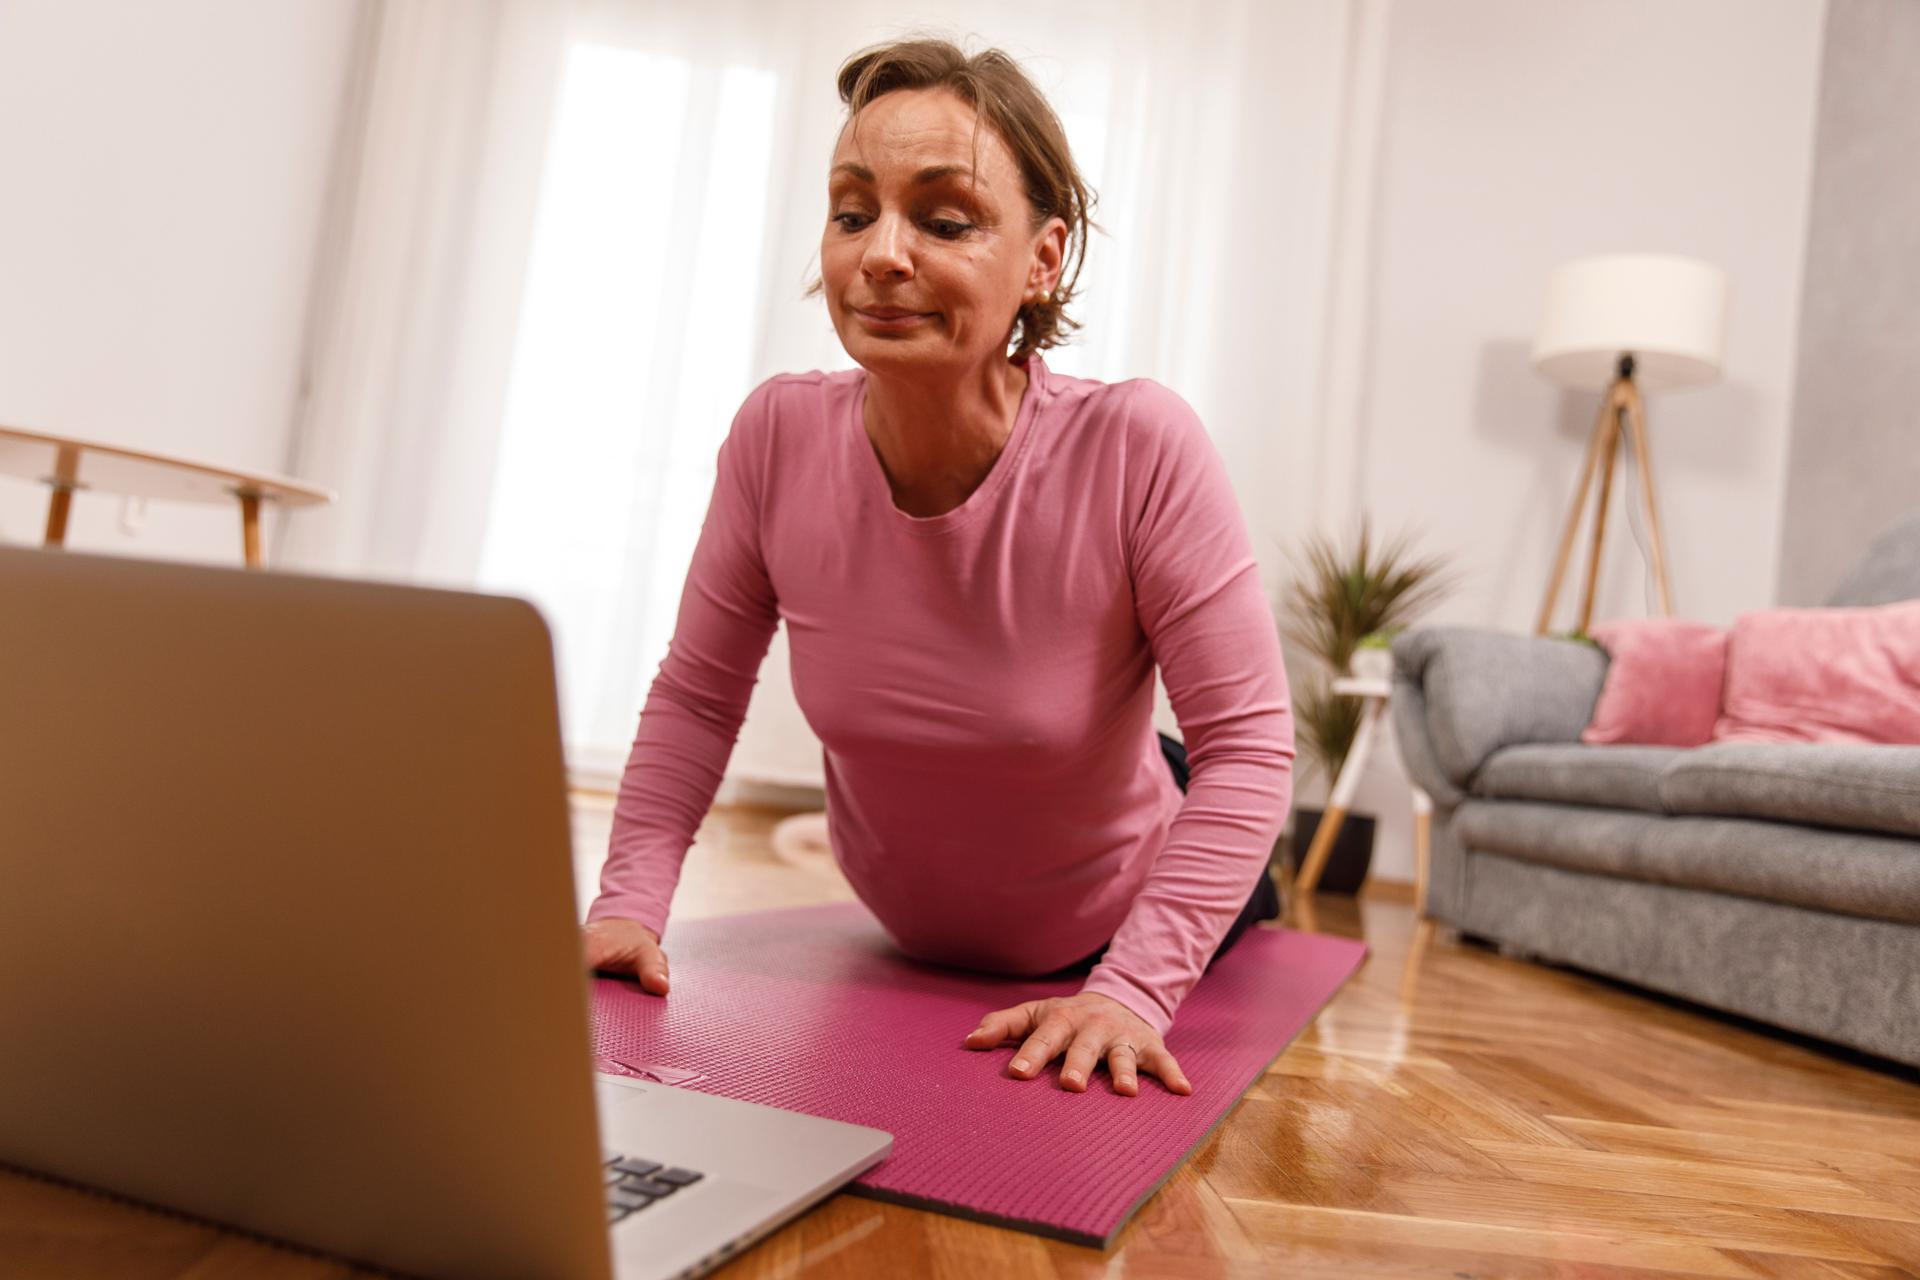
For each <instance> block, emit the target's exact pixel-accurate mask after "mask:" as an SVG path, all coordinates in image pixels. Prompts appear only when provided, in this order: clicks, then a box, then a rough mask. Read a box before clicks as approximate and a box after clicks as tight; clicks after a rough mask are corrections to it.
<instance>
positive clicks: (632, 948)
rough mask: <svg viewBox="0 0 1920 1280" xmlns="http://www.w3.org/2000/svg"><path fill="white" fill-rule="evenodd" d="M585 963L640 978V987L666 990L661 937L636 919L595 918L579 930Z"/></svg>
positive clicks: (604, 970)
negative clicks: (584, 952)
mask: <svg viewBox="0 0 1920 1280" xmlns="http://www.w3.org/2000/svg"><path fill="white" fill-rule="evenodd" d="M581 933H582V937H583V939H584V941H585V943H586V949H587V967H588V968H589V969H596V970H599V971H600V972H602V973H613V974H618V975H620V976H621V977H623V978H627V977H634V978H638V979H640V989H641V990H642V991H651V992H652V993H653V994H654V995H657V996H664V995H665V994H667V953H666V952H664V951H662V950H661V949H660V939H659V938H658V937H656V936H655V935H654V932H653V930H651V929H649V928H647V927H646V926H645V925H643V924H641V923H640V922H639V921H638V920H614V919H607V920H595V921H594V922H593V923H592V924H590V925H588V926H587V927H586V928H585V929H584V930H582V931H581Z"/></svg>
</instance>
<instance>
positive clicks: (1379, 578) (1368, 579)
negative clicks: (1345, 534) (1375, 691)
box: [1282, 517, 1458, 783]
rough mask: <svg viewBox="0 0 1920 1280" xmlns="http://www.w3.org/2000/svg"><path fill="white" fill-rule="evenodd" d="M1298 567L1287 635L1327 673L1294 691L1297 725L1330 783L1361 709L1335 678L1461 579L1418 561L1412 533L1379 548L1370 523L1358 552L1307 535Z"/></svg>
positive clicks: (1441, 560) (1427, 560) (1364, 525)
mask: <svg viewBox="0 0 1920 1280" xmlns="http://www.w3.org/2000/svg"><path fill="white" fill-rule="evenodd" d="M1294 560H1295V574H1294V579H1293V582H1292V584H1291V587H1290V589H1289V591H1288V593H1287V600H1286V614H1285V618H1284V621H1283V624H1282V634H1283V635H1284V636H1285V637H1286V639H1287V641H1288V643H1290V644H1291V645H1293V646H1294V647H1295V648H1296V649H1297V650H1299V651H1301V652H1305V653H1307V654H1309V655H1311V656H1312V657H1313V658H1314V659H1316V660H1317V661H1318V662H1319V664H1320V666H1321V667H1322V668H1324V672H1325V674H1322V675H1318V676H1316V677H1312V678H1310V679H1308V680H1307V681H1305V682H1303V687H1302V688H1300V689H1299V690H1297V691H1296V692H1295V695H1294V721H1295V723H1296V724H1297V725H1298V727H1299V731H1300V738H1301V741H1302V745H1303V746H1304V748H1305V750H1306V753H1307V755H1308V756H1309V757H1310V758H1311V759H1313V760H1314V761H1315V762H1316V763H1317V764H1318V765H1319V766H1320V768H1321V769H1322V770H1324V771H1325V773H1326V777H1327V779H1328V781H1329V783H1331V781H1332V780H1333V779H1334V778H1337V777H1339V776H1340V766H1341V765H1343V764H1345V763H1346V759H1347V753H1348V752H1350V751H1351V750H1352V749H1353V739H1354V736H1355V735H1356V734H1357V733H1358V732H1359V730H1360V715H1361V710H1362V708H1361V704H1360V701H1359V699H1357V698H1346V697H1341V696H1339V695H1337V694H1335V693H1333V691H1332V689H1331V687H1330V683H1331V681H1332V679H1333V678H1335V677H1338V676H1343V675H1345V674H1346V673H1347V668H1348V665H1349V664H1350V663H1351V662H1352V660H1353V651H1354V649H1355V648H1356V647H1358V646H1359V644H1360V641H1361V639H1362V638H1363V637H1365V636H1367V635H1370V634H1372V633H1374V632H1379V631H1389V630H1397V629H1400V628H1403V627H1405V626H1406V624H1407V623H1409V622H1411V621H1412V620H1413V619H1414V618H1415V617H1417V616H1418V615H1419V614H1421V613H1423V612H1425V611H1426V610H1427V609H1429V608H1431V607H1432V606H1433V605H1434V604H1435V603H1437V602H1438V601H1439V599H1440V598H1441V597H1442V596H1444V595H1445V594H1446V593H1447V592H1448V591H1450V590H1452V589H1453V588H1454V587H1455V586H1456V585H1457V584H1458V575H1457V574H1455V573H1454V571H1453V570H1452V569H1451V568H1450V567H1449V563H1448V561H1447V559H1446V557H1444V556H1416V555H1415V554H1414V550H1413V537H1412V535H1411V534H1408V533H1401V534H1399V535H1397V536H1395V537H1394V538H1392V539H1390V540H1388V541H1387V542H1386V543H1385V544H1383V545H1376V544H1375V541H1374V538H1373V531H1372V528H1371V526H1370V524H1369V522H1368V521H1367V519H1366V518H1365V517H1362V518H1361V521H1360V529H1359V536H1358V538H1357V539H1356V541H1355V542H1354V544H1353V545H1352V546H1350V547H1343V546H1341V545H1340V544H1339V543H1338V542H1336V541H1335V540H1334V539H1333V538H1330V537H1328V536H1326V535H1325V534H1318V533H1315V534H1309V535H1308V536H1307V537H1306V538H1305V539H1304V540H1303V541H1302V543H1301V546H1300V551H1299V554H1298V555H1297V556H1296V557H1294Z"/></svg>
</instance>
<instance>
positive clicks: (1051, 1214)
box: [593, 903, 1366, 1247]
mask: <svg viewBox="0 0 1920 1280" xmlns="http://www.w3.org/2000/svg"><path fill="white" fill-rule="evenodd" d="M664 943H665V946H666V949H667V954H668V956H669V957H670V958H671V960H672V963H673V990H672V992H671V993H670V994H669V995H668V996H667V997H666V998H665V999H661V998H659V997H657V996H652V995H648V994H646V993H644V992H642V991H641V990H640V989H639V986H638V984H636V983H633V982H624V981H619V980H616V979H612V978H600V979H597V980H596V981H595V983H594V996H593V1001H594V1044H595V1051H596V1053H597V1054H598V1055H599V1056H600V1058H601V1060H602V1062H601V1065H602V1069H605V1070H613V1071H618V1070H620V1069H621V1068H623V1067H624V1068H625V1069H626V1070H627V1071H628V1072H629V1073H630V1074H639V1075H643V1076H652V1077H653V1078H655V1079H658V1080H660V1081H662V1082H664V1083H668V1084H675V1085H679V1086H681V1087H683V1088H689V1089H698V1090H701V1091H703V1092H706V1093H714V1094H719V1095H721V1096H723V1097H728V1098H741V1099H744V1100H746V1101H748V1102H760V1103H765V1104H767V1105H769V1106H776V1107H786V1108H788V1109H790V1110H794V1111H804V1112H808V1113H809V1114H812V1115H820V1116H826V1117H829V1118H831V1119H835V1120H845V1121H849V1122H852V1123H854V1124H864V1125H872V1126H873V1127H874V1128H877V1129H884V1130H886V1131H887V1132H889V1133H891V1134H893V1137H894V1143H893V1153H892V1154H891V1155H890V1156H888V1157H887V1159H886V1160H884V1161H882V1162H881V1163H880V1164H878V1165H876V1166H875V1167H874V1168H872V1169H871V1170H869V1171H868V1172H867V1173H866V1174H865V1175H864V1176H862V1177H861V1178H860V1179H859V1181H858V1182H856V1183H855V1184H854V1186H853V1188H852V1189H853V1190H855V1191H857V1192H859V1193H861V1194H865V1195H870V1196H874V1197H876V1198H879V1199H883V1200H894V1201H898V1202H900V1203H903V1204H910V1205H914V1206H917V1207H920V1208H925V1209H933V1210H937V1211H939V1212H943V1213H952V1214H957V1215H959V1216H961V1217H968V1218H976V1219H980V1220H982V1221H987V1222H993V1223H997V1224H999V1225H1002V1226H1010V1227H1018V1228H1020V1229H1023V1230H1027V1231H1033V1232H1037V1233H1039V1234H1042V1235H1048V1236H1056V1237H1058V1238H1060V1239H1064V1240H1071V1241H1074V1242H1075V1243H1079V1244H1088V1245H1094V1246H1097V1247H1098V1246H1104V1245H1106V1244H1108V1243H1110V1242H1111V1240H1112V1238H1113V1236H1114V1234H1115V1233H1117V1232H1118V1231H1119V1230H1120V1228H1121V1227H1122V1226H1124V1225H1125V1224H1126V1221H1127V1219H1128V1218H1129V1217H1131V1216H1132V1215H1133V1213H1134V1211H1135V1210H1136V1209H1138V1208H1139V1207H1140V1205H1141V1204H1142V1203H1144V1202H1145V1200H1146V1199H1147V1197H1148V1196H1149V1195H1150V1194H1151V1193H1152V1192H1153V1191H1154V1190H1155V1189H1156V1188H1157V1187H1159V1185H1160V1184H1161V1183H1162V1182H1163V1181H1165V1179H1166V1178H1167V1176H1168V1175H1169V1174H1170V1173H1172V1172H1173V1170H1174V1169H1175V1168H1176V1167H1177V1166H1178V1165H1179V1163H1180V1161H1181V1160H1182V1159H1184V1158H1185V1157H1186V1155H1187V1153H1188V1152H1189V1151H1191V1150H1192V1149H1193V1148H1194V1146H1195V1145H1197V1144H1198V1143H1199V1141H1200V1140H1201V1139H1202V1138H1204V1137H1205V1136H1206V1135H1207V1134H1208V1133H1209V1132H1210V1131H1211V1130H1212V1129H1213V1127H1214V1126H1215V1125H1216V1124H1217V1123H1218V1122H1219V1121H1220V1119H1221V1117H1222V1116H1223V1115H1225V1114H1226V1112H1227V1110H1228V1108H1230V1107H1231V1106H1232V1105H1233V1104H1234V1103H1235V1102H1236V1101H1237V1100H1238V1099H1239V1097H1240V1095H1241V1094H1242V1093H1244V1092H1246V1090H1247V1088H1248V1087H1249V1086H1251V1085H1252V1084H1253V1082H1254V1081H1255V1080H1256V1079H1258V1078H1259V1076H1260V1074H1261V1073H1262V1072H1263V1071H1264V1070H1265V1068H1266V1067H1267V1065H1268V1064H1269V1063H1271V1062H1272V1061H1273V1059H1274V1058H1276V1057H1278V1056H1279V1054H1280V1051H1281V1050H1282V1049H1284V1048H1286V1046H1287V1043H1288V1042H1289V1041H1291V1040H1292V1039H1293V1038H1294V1036H1295V1035H1297V1034H1299V1032H1300V1031H1301V1030H1302V1029H1303V1028H1304V1027H1305V1026H1306V1025H1307V1023H1308V1022H1310V1021H1311V1020H1312V1019H1313V1015H1314V1014H1315V1013H1317V1012H1318V1011H1319V1010H1320V1008H1321V1006H1322V1005H1324V1004H1325V1003H1326V1002H1327V1001H1328V999H1330V998H1331V997H1332V996H1333V994H1334V992H1336V991H1337V990H1339V988H1340V985H1341V983H1343V982H1345V981H1346V979H1347V977H1348V976H1349V975H1350V974H1351V973H1352V972H1353V971H1354V969H1356V968H1357V967H1358V966H1359V964H1360V961H1361V959H1362V957H1364V956H1365V955H1366V947H1365V946H1363V945H1362V944H1360V943H1358V942H1351V941H1348V940H1346V939H1344V938H1328V937H1321V936H1318V935H1314V934H1302V933H1294V932H1292V931H1290V930H1279V929H1263V928H1256V929H1251V930H1249V931H1248V932H1247V933H1246V934H1245V935H1244V936H1243V937H1242V938H1241V939H1240V940H1239V941H1238V942H1237V943H1235V944H1234V946H1233V949H1232V950H1230V951H1228V952H1227V954H1226V955H1224V956H1222V957H1221V958H1220V959H1219V961H1217V962H1216V963H1215V964H1214V966H1213V968H1212V969H1211V970H1210V971H1209V972H1208V973H1207V975H1206V976H1205V977H1204V978H1202V979H1201V980H1200V984H1199V985H1198V986H1197V987H1195V988H1194V990H1193V992H1192V993H1191V994H1189V995H1188V997H1187V999H1186V1001H1185V1002H1184V1003H1183V1004H1182V1005H1181V1006H1180V1010H1179V1013H1178V1015H1177V1016H1176V1019H1175V1022H1174V1025H1173V1029H1172V1030H1171V1031H1170V1032H1168V1035H1167V1046H1168V1048H1170V1049H1172V1050H1173V1052H1174V1054H1175V1056H1177V1057H1178V1058H1179V1059H1180V1066H1181V1068H1182V1070H1184V1071H1185V1072H1186V1073H1187V1079H1188V1080H1189V1081H1191V1082H1192V1084H1193V1090H1194V1091H1193V1093H1191V1094H1190V1095H1187V1096H1184V1097H1182V1096H1180V1095H1177V1094H1173V1093H1169V1092H1167V1090H1166V1089H1165V1088H1163V1087H1162V1086H1161V1084H1160V1083H1159V1081H1158V1080H1156V1079H1154V1078H1151V1077H1149V1076H1146V1075H1144V1074H1143V1075H1142V1076H1141V1077H1140V1093H1139V1095H1138V1096H1137V1097H1132V1098H1128V1097H1123V1096H1121V1095H1119V1094H1116V1093H1114V1092H1113V1091H1112V1086H1111V1083H1110V1081H1109V1080H1108V1078H1107V1075H1106V1072H1105V1070H1104V1068H1103V1069H1102V1070H1100V1071H1099V1072H1098V1073H1096V1075H1095V1077H1094V1079H1093V1081H1092V1082H1091V1083H1090V1084H1089V1086H1088V1088H1087V1091H1086V1092H1085V1093H1073V1092H1070V1091H1068V1090H1065V1089H1062V1088H1060V1087H1059V1073H1060V1066H1061V1059H1060V1058H1055V1059H1054V1061H1053V1063H1052V1065H1051V1066H1050V1067H1049V1069H1048V1070H1047V1072H1046V1073H1044V1074H1043V1075H1040V1076H1036V1077H1035V1078H1034V1079H1032V1080H1016V1079H1014V1078H1013V1077H1011V1076H1008V1075H1007V1074H1006V1068H1007V1064H1008V1063H1009V1062H1011V1061H1012V1060H1013V1054H1014V1050H1015V1049H1016V1047H1017V1046H1016V1045H1014V1044H1013V1043H1011V1042H1009V1043H1008V1044H1006V1045H1004V1046H1001V1047H999V1048H995V1049H990V1050H977V1049H967V1048H964V1047H963V1046H962V1041H963V1040H964V1039H965V1038H966V1034H967V1033H968V1032H969V1031H971V1030H973V1028H974V1027H975V1026H977V1025H978V1024H979V1021H980V1018H981V1016H982V1015H983V1014H986V1013H988V1012H990V1011H991V1010H994V1009H1002V1008H1006V1007H1008V1006H1010V1005H1014V1004H1018V1003H1020V1002H1021V1001H1023V1000H1031V999H1035V998H1038V997H1043V996H1055V995H1061V996H1064V995H1072V994H1073V993H1074V992H1075V991H1077V990H1079V987H1080V981H1081V979H1080V978H1078V977H1074V978H1065V979H1052V980H1046V981H1035V980H1030V979H1015V978H1000V977H993V976H989V975H983V974H976V973H971V972H966V971H961V970H956V969H948V968H942V967H939V966H934V965H927V964H922V963H920V962H918V961H915V960H911V959H909V958H907V957H906V956H903V955H901V954H900V952H899V951H897V950H896V949H895V948H894V946H893V943H892V942H891V941H890V940H889V939H888V938H887V936H886V934H885V932H884V931H882V929H881V927H880V925H879V923H878V922H877V921H876V920H875V919H874V918H873V916H872V915H871V914H870V913H869V912H868V911H867V910H866V908H865V907H863V906H861V905H860V904H858V903H841V904H835V905H832V906H824V907H801V908H795V909H791V910H785V911H767V912H757V913H754V914H752V915H738V916H729V917H725V918H721V919H713V920H701V921H687V922H684V923H683V922H671V923H669V924H668V926H667V936H666V938H665V939H664Z"/></svg>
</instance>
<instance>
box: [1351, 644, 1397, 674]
mask: <svg viewBox="0 0 1920 1280" xmlns="http://www.w3.org/2000/svg"><path fill="white" fill-rule="evenodd" d="M1349 669H1350V670H1351V671H1352V672H1353V674H1354V678H1355V679H1358V680H1373V681H1381V680H1391V679H1393V650H1391V649H1355V650H1354V651H1353V661H1352V663H1351V664H1350V667H1349Z"/></svg>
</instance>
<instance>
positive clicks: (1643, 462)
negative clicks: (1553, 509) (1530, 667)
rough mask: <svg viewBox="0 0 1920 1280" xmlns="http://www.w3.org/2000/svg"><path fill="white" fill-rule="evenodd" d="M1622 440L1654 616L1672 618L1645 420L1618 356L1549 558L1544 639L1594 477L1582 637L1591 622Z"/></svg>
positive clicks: (1539, 628) (1627, 366)
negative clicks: (1648, 561) (1636, 495)
mask: <svg viewBox="0 0 1920 1280" xmlns="http://www.w3.org/2000/svg"><path fill="white" fill-rule="evenodd" d="M1623 435H1624V436H1628V437H1630V439H1631V442H1632V445H1633V460H1634V467H1635V470H1637V471H1638V472H1639V475H1640V496H1641V499H1642V501H1643V502H1644V503H1645V506H1646V510H1647V539H1648V542H1649V543H1650V546H1649V551H1648V554H1649V555H1650V557H1651V558H1652V561H1653V580H1654V584H1655V587H1656V588H1657V589H1658V591H1659V593H1660V612H1661V614H1662V616H1664V617H1672V616H1673V588H1672V585H1671V584H1670V583H1669V582H1668V579H1667V549H1666V543H1665V542H1664V540H1663V539H1662V538H1661V536H1660V514H1659V510H1658V508H1657V507H1656V506H1655V505H1654V497H1653V459H1652V457H1651V456H1650V455H1649V454H1648V451H1647V417H1646V410H1645V408H1644V406H1643V405H1642V403H1641V400H1640V389H1639V388H1638V387H1637V386H1635V385H1634V381H1633V357H1632V356H1631V355H1624V356H1621V357H1620V371H1619V373H1618V374H1617V375H1616V376H1615V377H1614V380H1613V385H1611V386H1610V387H1608V388H1607V392H1606V396H1605V398H1604V399H1603V400H1602V401H1601V403H1600V416H1599V417H1598V418H1596V419H1595V420H1594V423H1593V438H1592V439H1591V440H1590V441H1588V443H1587V460H1586V462H1585V463H1584V464H1583V466H1582V467H1581V470H1580V488H1579V489H1578V491H1576V492H1575V494H1574V498H1573V509H1572V510H1571V511H1569V512H1568V513H1567V523H1566V528H1565V529H1564V531H1563V532H1562V533H1561V535H1560V550H1559V552H1558V554H1556V555H1555V556H1554V562H1553V577H1552V578H1551V579H1549V580H1548V582H1547V597H1546V599H1545V600H1543V601H1541V602H1540V618H1539V621H1538V622H1537V623H1536V624H1535V626H1534V631H1535V633H1536V634H1538V635H1545V634H1547V628H1548V627H1549V626H1551V625H1552V622H1553V610H1554V606H1555V605H1556V604H1557V603H1558V602H1559V599H1560V585H1561V583H1562V582H1564V581H1565V579H1566V576H1567V564H1568V562H1569V561H1570V560H1571V559H1572V558H1573V543H1574V537H1575V535H1576V534H1577V533H1578V532H1579V529H1580V516H1581V513H1582V511H1583V510H1584V509H1585V508H1586V505H1587V494H1588V493H1589V492H1591V490H1592V489H1593V481H1594V476H1595V474H1596V473H1597V474H1598V475H1599V477H1600V495H1599V499H1598V501H1597V502H1595V504H1594V508H1593V540H1592V548H1591V550H1590V551H1589V553H1588V556H1587V581H1586V585H1585V587H1584V588H1583V590H1582V591H1581V595H1580V623H1579V627H1578V630H1579V631H1580V632H1581V633H1582V634H1585V632H1586V631H1587V629H1588V627H1589V626H1591V625H1592V623H1593V602H1594V596H1595V593H1596V592H1597V591H1598V589H1599V585H1600V556H1601V553H1602V552H1603V551H1604V550H1605V549H1606V541H1607V507H1608V504H1609V502H1610V500H1611V499H1612V497H1613V463H1614V458H1615V457H1616V456H1617V455H1618V454H1619V452H1620V438H1621V437H1622V436H1623Z"/></svg>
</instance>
